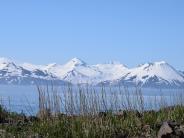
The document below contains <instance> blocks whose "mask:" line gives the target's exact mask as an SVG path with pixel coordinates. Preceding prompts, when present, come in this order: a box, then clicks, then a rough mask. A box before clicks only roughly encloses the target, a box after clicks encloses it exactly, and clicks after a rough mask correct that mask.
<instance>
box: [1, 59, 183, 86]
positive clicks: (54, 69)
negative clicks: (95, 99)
mask: <svg viewBox="0 0 184 138" xmlns="http://www.w3.org/2000/svg"><path fill="white" fill-rule="evenodd" d="M51 81H52V82H53V83H54V84H64V83H66V82H69V83H72V84H79V83H80V84H85V83H88V84H92V85H99V84H105V85H126V86H137V85H139V86H143V87H174V88H176V87H177V88H184V72H182V71H177V70H176V69H175V68H174V67H172V66H171V65H169V64H168V63H166V62H164V61H161V62H154V63H146V64H142V65H139V66H138V67H135V68H130V69H129V68H127V67H126V66H124V65H123V64H121V63H118V62H111V63H107V64H97V65H88V64H87V63H86V62H84V61H82V60H80V59H78V58H73V59H72V60H70V61H69V62H67V63H66V64H64V65H60V64H56V63H52V64H48V65H33V64H29V63H24V64H16V63H15V62H13V61H11V60H9V59H6V58H0V84H35V83H37V82H46V83H48V82H51Z"/></svg>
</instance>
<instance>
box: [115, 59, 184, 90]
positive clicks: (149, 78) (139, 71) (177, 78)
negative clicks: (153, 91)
mask: <svg viewBox="0 0 184 138" xmlns="http://www.w3.org/2000/svg"><path fill="white" fill-rule="evenodd" d="M119 82H121V83H123V84H125V85H134V86H135V85H141V86H144V87H177V88H180V87H184V76H183V75H182V74H181V73H180V72H179V71H177V70H176V69H174V68H173V67H172V66H171V65H169V64H168V63H166V62H165V61H161V62H155V63H146V64H143V65H139V66H138V67H136V68H133V69H129V73H128V74H127V75H126V76H124V77H123V78H122V79H120V80H119Z"/></svg>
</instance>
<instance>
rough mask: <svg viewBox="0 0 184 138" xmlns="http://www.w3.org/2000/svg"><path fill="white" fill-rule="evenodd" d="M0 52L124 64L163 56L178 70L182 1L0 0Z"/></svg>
mask: <svg viewBox="0 0 184 138" xmlns="http://www.w3.org/2000/svg"><path fill="white" fill-rule="evenodd" d="M0 56H2V57H8V58H13V59H16V60H18V61H26V62H32V63H35V64H46V63H50V62H57V63H65V62H66V61H67V60H69V59H70V58H72V57H78V58H81V59H83V60H85V61H86V62H88V63H89V64H95V63H103V62H106V61H109V60H118V61H120V62H122V63H124V64H126V65H127V66H129V67H132V66H136V65H137V64H140V63H144V62H147V61H159V60H165V61H167V62H169V63H170V64H172V65H173V66H175V67H176V68H178V69H182V70H184V62H183V60H184V0H1V1H0Z"/></svg>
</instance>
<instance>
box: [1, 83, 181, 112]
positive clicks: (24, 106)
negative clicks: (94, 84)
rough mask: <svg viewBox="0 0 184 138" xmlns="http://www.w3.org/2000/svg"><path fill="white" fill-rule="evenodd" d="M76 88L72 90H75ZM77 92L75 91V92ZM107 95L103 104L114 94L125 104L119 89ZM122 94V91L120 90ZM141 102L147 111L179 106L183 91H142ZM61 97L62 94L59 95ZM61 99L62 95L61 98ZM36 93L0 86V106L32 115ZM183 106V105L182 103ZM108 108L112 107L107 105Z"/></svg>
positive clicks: (28, 88) (35, 109)
mask: <svg viewBox="0 0 184 138" xmlns="http://www.w3.org/2000/svg"><path fill="white" fill-rule="evenodd" d="M75 89H76V88H73V90H75ZM94 89H95V90H96V93H97V95H98V94H100V91H101V88H94ZM64 90H65V92H67V90H66V88H63V87H57V91H58V92H60V93H62V92H63V91H64ZM76 91H77V90H76ZM106 91H108V92H107V95H106V97H105V98H106V99H105V102H106V103H107V104H108V103H111V101H112V99H114V98H112V96H113V94H114V93H116V97H115V99H118V100H124V101H125V103H126V104H127V102H126V98H127V97H126V96H125V97H122V94H119V88H111V90H110V88H106ZM121 91H122V92H123V91H124V89H121ZM128 91H129V94H130V97H129V98H130V99H134V100H135V101H136V98H135V97H133V96H134V95H135V89H133V88H130V89H129V90H128ZM141 91H142V95H143V100H144V104H145V108H147V109H149V108H150V107H151V105H152V106H153V104H155V103H158V104H157V105H154V106H155V108H159V107H160V106H161V105H160V103H162V102H166V103H167V104H168V106H170V105H173V104H178V102H179V104H180V103H182V102H184V98H183V97H184V96H183V95H184V90H181V89H162V90H160V89H142V90H141ZM61 95H62V94H61ZM61 97H63V95H62V96H61ZM176 97H177V98H176ZM38 99H39V98H38V92H37V87H36V86H17V85H0V104H1V105H3V106H4V107H5V108H6V109H7V110H10V111H15V112H19V113H20V112H24V113H26V114H28V115H34V114H36V113H37V112H38ZM182 104H183V103H182ZM109 106H112V105H110V104H109Z"/></svg>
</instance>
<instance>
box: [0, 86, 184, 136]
mask: <svg viewBox="0 0 184 138" xmlns="http://www.w3.org/2000/svg"><path fill="white" fill-rule="evenodd" d="M51 91H52V92H51V93H50V91H48V88H46V89H43V88H40V87H38V93H39V112H38V114H37V115H35V116H26V115H24V114H23V113H21V114H17V113H12V112H8V111H6V110H5V109H4V108H2V107H0V137H9V138H11V137H13V136H14V137H15V138H27V137H29V138H41V137H43V138H126V137H148V138H155V137H157V135H158V132H159V130H160V127H161V125H162V123H163V122H164V121H171V122H175V123H177V124H178V125H179V126H182V125H184V106H183V104H182V100H181V97H179V98H177V99H178V104H177V105H175V106H167V104H166V102H164V100H163V99H162V100H160V101H159V103H158V101H155V102H156V103H155V104H159V105H160V107H161V108H160V109H159V110H145V109H144V99H143V96H142V94H141V92H140V91H137V92H136V93H135V94H134V95H136V97H137V99H136V100H134V101H132V97H130V95H128V92H126V95H125V93H124V94H122V95H114V93H113V98H114V100H112V101H111V100H110V101H109V102H110V103H108V105H113V107H114V108H113V109H116V110H109V109H108V108H107V107H108V106H107V103H106V102H107V101H106V100H105V99H106V98H107V97H106V96H107V93H106V92H105V91H104V89H102V91H101V92H102V94H101V96H102V97H101V98H99V95H98V97H96V96H97V95H92V92H89V90H86V89H85V91H84V90H83V89H81V88H80V89H79V93H78V94H79V95H78V96H79V98H77V99H75V97H77V96H76V95H75V96H74V94H76V93H74V92H72V89H70V88H69V89H67V93H68V94H69V95H65V96H66V97H65V98H64V99H62V98H61V97H60V96H61V95H59V94H58V93H57V91H56V89H53V88H52V89H51ZM123 95H124V96H125V97H126V98H122V99H123V101H121V102H124V103H121V105H126V106H127V107H126V108H125V106H124V109H123V110H120V109H119V107H115V106H116V105H117V106H118V105H119V104H120V103H119V102H120V101H117V98H116V97H117V96H118V97H119V96H123ZM87 96H88V97H87ZM111 96H112V95H111ZM134 98H135V97H134ZM125 99H126V100H127V101H126V102H125ZM179 99H180V100H181V101H179ZM62 100H64V102H63V101H62ZM108 100H109V99H108ZM160 102H162V104H161V103H160ZM134 104H135V105H134ZM163 104H165V106H163ZM161 105H162V106H161ZM63 106H64V108H63V111H65V112H62V110H61V109H62V107H63ZM135 107H136V108H135ZM137 107H139V108H137ZM101 109H108V110H103V111H102V110H101ZM76 110H77V111H79V112H76ZM181 133H183V134H184V132H181ZM181 135H182V134H181Z"/></svg>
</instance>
